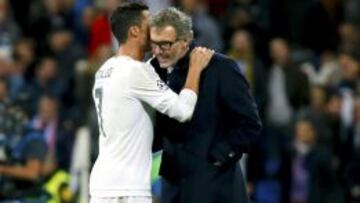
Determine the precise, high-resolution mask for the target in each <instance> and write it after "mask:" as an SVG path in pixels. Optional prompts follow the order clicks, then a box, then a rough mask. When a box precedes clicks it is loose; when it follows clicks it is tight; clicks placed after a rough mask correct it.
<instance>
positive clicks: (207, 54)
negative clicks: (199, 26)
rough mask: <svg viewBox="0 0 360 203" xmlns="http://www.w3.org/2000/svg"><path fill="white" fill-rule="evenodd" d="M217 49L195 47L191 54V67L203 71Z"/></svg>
mask: <svg viewBox="0 0 360 203" xmlns="http://www.w3.org/2000/svg"><path fill="white" fill-rule="evenodd" d="M214 53H215V51H214V50H212V49H208V48H205V47H195V48H194V49H193V50H192V51H191V54H190V64H189V65H190V68H194V69H197V70H199V71H202V70H203V69H205V68H206V66H207V65H208V64H209V61H210V60H211V58H212V56H213V55H214Z"/></svg>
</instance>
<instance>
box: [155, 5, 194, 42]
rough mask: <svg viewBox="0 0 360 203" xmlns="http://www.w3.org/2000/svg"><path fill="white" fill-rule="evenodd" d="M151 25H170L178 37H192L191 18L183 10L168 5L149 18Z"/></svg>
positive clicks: (161, 26) (158, 26) (160, 26)
mask: <svg viewBox="0 0 360 203" xmlns="http://www.w3.org/2000/svg"><path fill="white" fill-rule="evenodd" d="M150 26H151V27H157V28H165V27H166V26H172V27H173V28H174V29H175V31H176V35H177V38H178V39H192V37H193V31H192V20H191V18H190V17H189V16H188V15H186V14H185V13H184V12H182V11H180V10H178V9H176V8H174V7H169V8H166V9H164V10H161V11H160V12H158V13H157V14H155V15H154V16H153V17H152V18H151V20H150Z"/></svg>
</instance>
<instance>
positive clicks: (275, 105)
mask: <svg viewBox="0 0 360 203" xmlns="http://www.w3.org/2000/svg"><path fill="white" fill-rule="evenodd" d="M269 99H270V102H269V106H268V109H267V111H268V120H269V121H270V122H271V123H273V124H277V125H287V124H288V123H289V121H290V120H291V117H292V115H293V109H292V107H291V105H290V102H289V100H288V98H287V95H286V84H285V73H284V71H283V70H282V68H281V67H278V66H275V67H273V68H272V69H271V72H270V79H269Z"/></svg>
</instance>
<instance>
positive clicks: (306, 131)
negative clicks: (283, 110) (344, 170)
mask: <svg viewBox="0 0 360 203" xmlns="http://www.w3.org/2000/svg"><path fill="white" fill-rule="evenodd" d="M300 116H301V117H300V118H298V119H297V121H296V123H295V129H294V130H295V132H294V133H295V135H294V139H293V142H292V143H291V145H290V146H289V149H288V151H287V153H283V154H282V155H283V165H282V169H281V170H282V176H283V177H282V178H283V180H282V189H283V190H284V193H283V197H282V202H284V203H324V202H326V203H331V202H337V201H340V199H338V198H337V197H335V198H334V193H333V191H334V170H333V167H332V165H331V163H332V162H331V159H332V156H331V153H330V151H329V150H328V149H327V148H324V147H322V146H319V145H318V144H317V138H318V136H317V131H316V128H315V126H314V123H313V121H312V120H311V118H308V117H307V116H306V115H305V116H304V115H300ZM340 202H341V201H340Z"/></svg>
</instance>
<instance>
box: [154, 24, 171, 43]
mask: <svg viewBox="0 0 360 203" xmlns="http://www.w3.org/2000/svg"><path fill="white" fill-rule="evenodd" d="M150 37H151V39H152V40H155V41H163V40H170V41H172V40H176V30H175V28H174V27H172V26H170V25H168V26H165V27H156V26H152V27H151V28H150Z"/></svg>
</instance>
